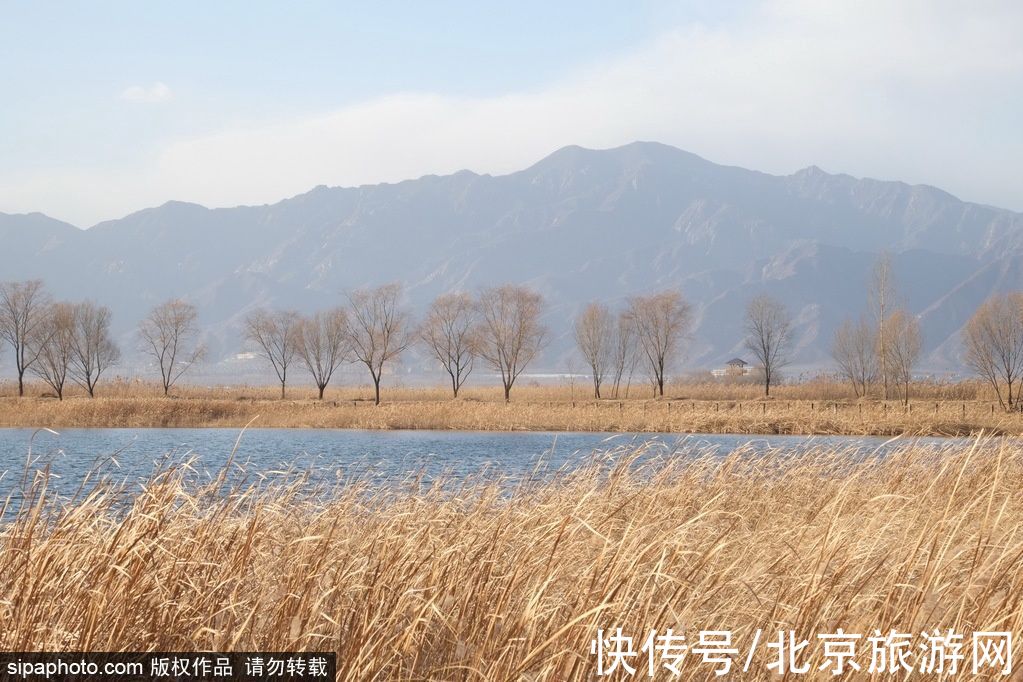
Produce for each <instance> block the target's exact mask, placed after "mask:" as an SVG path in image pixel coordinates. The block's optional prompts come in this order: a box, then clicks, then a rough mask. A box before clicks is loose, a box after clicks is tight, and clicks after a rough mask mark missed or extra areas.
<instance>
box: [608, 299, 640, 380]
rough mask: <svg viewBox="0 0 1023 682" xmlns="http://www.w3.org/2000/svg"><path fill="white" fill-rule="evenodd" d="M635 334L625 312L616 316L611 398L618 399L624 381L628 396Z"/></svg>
mask: <svg viewBox="0 0 1023 682" xmlns="http://www.w3.org/2000/svg"><path fill="white" fill-rule="evenodd" d="M637 358H638V355H637V354H636V332H635V329H634V328H633V325H632V319H631V318H630V317H629V315H628V313H627V312H621V313H619V314H618V319H617V320H616V323H615V336H614V342H613V353H612V363H611V364H612V378H611V397H612V398H618V397H619V392H620V390H621V387H622V380H623V379H625V380H626V384H625V396H626V397H628V394H629V384H631V383H632V373H633V371H635V369H636V360H637Z"/></svg>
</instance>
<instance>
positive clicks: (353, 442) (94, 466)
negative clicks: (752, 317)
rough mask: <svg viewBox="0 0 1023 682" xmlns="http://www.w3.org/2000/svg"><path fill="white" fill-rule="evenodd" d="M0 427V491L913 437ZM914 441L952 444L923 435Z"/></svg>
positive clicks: (384, 479) (465, 470)
mask: <svg viewBox="0 0 1023 682" xmlns="http://www.w3.org/2000/svg"><path fill="white" fill-rule="evenodd" d="M240 433H241V431H240V430H239V429H66V430H60V431H59V433H51V432H48V431H45V430H34V429H0V496H2V497H4V498H6V497H8V496H12V497H13V498H14V499H18V498H19V497H20V492H21V490H22V485H21V481H22V479H23V473H24V472H25V470H26V462H28V468H29V470H30V471H38V470H42V469H43V467H45V466H49V467H50V473H51V479H50V480H51V483H50V485H51V487H52V488H53V489H55V490H56V491H57V492H59V493H61V494H70V493H73V492H74V491H75V490H76V489H78V487H79V485H80V484H81V482H82V481H83V479H84V477H85V476H86V474H87V473H88V472H89V471H93V470H99V471H101V472H103V473H104V474H105V475H107V476H109V477H110V478H112V479H116V480H118V481H125V482H128V483H129V484H133V483H134V482H135V481H139V480H143V479H145V478H147V477H148V476H149V474H150V473H151V472H152V471H153V470H154V468H155V467H156V466H157V463H159V462H164V463H172V462H181V461H190V462H191V463H192V466H193V467H194V468H195V470H196V473H195V474H194V477H195V480H196V481H199V482H201V481H207V480H210V479H211V478H212V477H214V476H215V475H216V473H217V472H219V471H220V470H221V468H222V467H223V465H224V464H225V462H227V460H228V457H229V456H230V455H231V452H232V450H233V449H234V448H235V443H236V441H237V442H238V448H237V452H236V454H235V457H234V461H235V463H236V464H238V465H239V466H236V467H232V477H233V479H235V480H244V481H254V480H256V478H257V477H258V476H269V477H270V478H277V479H280V478H284V477H286V476H287V472H289V471H290V472H303V473H306V474H308V476H309V478H310V480H312V481H314V482H317V483H322V484H328V485H330V484H334V483H336V482H339V481H344V480H351V479H352V478H360V479H362V480H366V481H368V482H370V483H371V484H374V485H386V484H393V483H395V482H400V481H403V480H406V479H408V478H409V477H411V476H416V475H422V476H423V477H424V478H425V479H426V480H428V481H429V480H431V479H435V478H436V477H440V476H449V477H453V478H455V479H458V478H464V477H466V476H470V475H476V474H479V475H484V476H495V477H496V476H501V477H507V478H508V479H509V480H512V481H514V480H517V479H520V478H521V477H524V476H529V475H531V473H532V472H535V471H536V470H537V467H538V465H539V467H540V469H541V471H547V472H551V471H555V470H557V469H559V468H560V467H563V466H569V467H570V466H571V465H572V464H573V463H575V462H580V461H584V460H586V459H587V458H588V457H589V456H590V455H592V454H593V453H594V452H604V451H607V450H610V449H612V448H615V447H618V446H628V445H630V444H640V443H652V444H653V445H652V446H651V447H650V451H651V456H689V455H692V454H693V453H694V452H696V451H703V450H705V449H706V448H713V449H714V451H715V453H718V454H721V455H725V454H727V453H729V452H731V451H733V450H735V449H736V448H738V447H740V446H751V447H753V448H754V449H755V450H758V451H765V452H766V451H768V450H770V449H775V448H779V449H783V450H784V451H786V452H788V453H792V452H799V451H800V450H804V449H806V448H808V447H811V446H815V445H827V446H841V447H850V448H856V449H857V450H859V451H861V452H864V453H866V452H871V451H874V450H878V449H880V450H882V451H885V450H888V449H891V448H892V447H898V446H899V445H901V444H905V443H906V442H907V441H906V440H897V441H892V440H891V439H888V438H869V437H860V436H813V437H807V436H748V435H717V434H715V435H685V436H682V435H671V434H609V433H564V432H558V433H544V432H494V431H485V432H464V431H352V430H328V429H249V430H247V431H245V432H244V433H243V434H241V438H240V441H239V434H240ZM913 442H915V443H926V444H949V443H950V442H952V441H950V440H949V439H941V438H920V439H914V440H913Z"/></svg>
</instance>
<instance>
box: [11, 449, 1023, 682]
mask: <svg viewBox="0 0 1023 682" xmlns="http://www.w3.org/2000/svg"><path fill="white" fill-rule="evenodd" d="M692 454H693V457H691V458H673V459H663V460H662V459H654V461H647V459H646V454H645V453H643V452H642V449H640V450H639V451H628V450H620V451H615V452H612V453H610V454H608V455H607V456H606V457H604V458H602V459H600V458H598V459H597V460H595V461H593V462H592V463H590V464H588V465H585V466H581V467H580V468H579V469H577V470H576V471H575V472H574V473H570V474H566V475H565V476H563V477H561V478H559V479H558V480H556V481H549V482H545V483H536V484H520V485H518V486H517V487H512V488H509V486H510V485H511V484H510V483H509V482H507V481H505V482H500V481H497V482H493V481H491V482H487V481H482V480H481V481H476V482H475V483H469V484H462V485H457V484H456V483H455V482H451V485H450V486H448V487H447V488H431V489H426V490H424V489H421V488H420V487H419V486H417V485H416V484H415V481H410V482H409V484H408V485H407V486H405V487H399V488H397V489H388V490H382V489H368V488H366V487H365V486H361V485H359V484H358V483H353V484H351V485H349V486H346V487H344V488H342V489H339V490H337V491H334V493H333V494H332V495H331V496H330V497H329V498H328V499H326V500H322V499H321V500H319V501H316V500H313V499H310V498H307V497H305V496H303V494H302V492H301V488H300V487H299V486H290V487H277V488H274V487H270V488H266V487H264V488H263V489H257V488H251V489H238V488H234V489H230V490H227V491H224V490H222V489H221V486H222V485H223V482H222V481H219V482H217V483H215V484H214V485H213V486H210V487H207V488H204V489H196V488H193V487H191V486H189V485H188V484H187V483H185V482H184V479H183V474H182V470H180V469H178V470H169V471H165V472H163V473H160V474H159V475H157V476H154V478H153V479H152V480H151V481H149V482H148V483H147V484H146V485H145V486H144V487H143V488H142V491H141V493H140V494H138V495H137V497H135V498H134V502H133V503H132V505H131V506H130V508H128V509H124V508H123V507H121V506H119V505H120V504H122V503H121V502H120V500H121V498H120V497H119V496H118V495H117V493H116V491H115V490H110V489H107V490H105V491H104V490H101V491H99V492H96V493H94V494H92V495H88V496H84V497H82V498H81V499H78V500H77V501H75V502H74V503H73V504H68V505H61V504H59V503H57V502H56V501H54V500H52V499H51V498H48V497H47V496H46V495H45V494H42V491H41V490H40V489H39V486H41V485H42V484H41V483H39V484H37V491H36V495H35V497H34V503H33V504H31V505H27V506H26V507H24V508H22V509H21V510H20V512H18V513H17V515H16V516H14V517H12V516H11V512H8V514H7V518H6V520H5V525H4V526H3V529H2V531H0V624H2V627H0V646H2V647H3V648H4V649H7V650H26V649H43V648H46V649H69V650H144V649H157V650H194V649H210V650H225V649H234V650H271V649H276V650H296V649H311V650H334V651H336V652H337V653H338V664H339V678H340V679H345V680H391V679H396V680H405V679H408V680H412V679H416V680H426V679H429V680H433V679H467V680H524V679H525V680H582V679H593V677H594V672H595V661H594V659H593V657H592V656H591V655H590V644H591V640H592V639H593V638H594V636H595V634H596V631H597V629H598V628H604V629H613V628H616V627H621V628H623V629H624V630H625V631H626V632H632V633H635V634H637V635H640V634H645V633H646V632H647V631H648V630H649V629H658V630H660V631H662V632H663V631H664V630H665V629H666V628H667V627H673V628H675V629H676V631H678V630H680V629H685V630H686V632H687V634H690V635H692V634H693V631H694V629H701V628H705V629H717V628H725V629H730V630H732V632H733V633H734V635H735V637H736V638H737V639H738V640H741V641H747V640H748V638H749V637H750V635H751V633H752V632H754V631H755V630H756V629H757V628H762V629H763V630H764V631H765V632H770V633H774V632H776V631H778V630H782V629H790V628H791V629H795V630H797V631H799V632H800V633H802V634H803V635H804V636H806V635H810V636H812V635H813V633H818V632H833V631H835V630H836V629H837V628H839V627H842V628H844V630H845V631H847V632H862V633H864V635H865V636H866V634H868V633H872V632H873V630H874V629H875V628H879V629H881V630H882V631H887V630H888V629H889V628H897V629H899V630H901V631H906V632H911V633H919V632H921V631H923V630H925V629H926V630H931V629H933V628H936V627H937V628H942V629H948V628H952V629H953V630H956V631H959V632H967V633H968V632H972V631H975V630H985V629H986V630H1007V631H1011V632H1013V633H1014V634H1015V635H1016V636H1017V638H1018V636H1019V635H1020V634H1021V632H1023V606H1021V598H1023V561H1021V557H1023V533H1021V530H1020V529H1021V527H1023V526H1021V521H1023V490H1021V487H1020V485H1019V482H1020V481H1021V480H1023V448H1021V446H1020V445H1019V444H1018V443H1017V442H1015V441H1011V440H1005V441H1001V442H992V441H988V442H979V441H978V442H976V443H974V444H973V445H972V446H963V445H961V444H960V445H955V446H952V445H950V446H947V447H945V448H944V449H941V450H936V449H930V448H924V447H917V446H908V447H906V448H904V449H901V450H899V451H897V452H895V453H893V454H890V455H888V456H886V457H884V458H873V457H867V458H863V457H860V456H858V455H856V454H855V453H853V452H851V451H848V450H842V449H820V448H818V449H815V450H811V451H810V452H807V453H805V454H798V455H796V454H793V453H791V452H769V453H766V454H761V455H755V454H754V453H752V452H749V451H745V452H738V453H734V454H731V455H729V456H727V457H716V456H714V455H713V454H710V453H702V454H701V453H692ZM637 646H638V644H637ZM766 661H767V654H766V652H765V653H761V654H757V656H756V657H755V658H754V662H753V666H752V667H751V672H750V673H748V674H746V675H741V674H740V675H734V674H733V678H739V679H769V678H771V676H770V675H768V673H767V671H766ZM807 662H809V663H810V664H811V665H812V666H813V668H814V669H815V670H816V667H817V665H818V664H819V663H820V662H821V659H820V657H819V653H817V652H816V650H808V653H807ZM860 662H861V663H862V664H864V665H866V661H864V660H863V659H862V658H861V659H860ZM737 665H741V661H739V662H737ZM864 669H865V668H864ZM682 672H683V675H682V677H680V678H677V679H687V680H705V679H709V678H712V677H713V676H712V674H711V673H710V672H709V670H708V668H707V667H705V666H701V665H699V664H698V662H697V661H693V660H687V661H686V662H685V663H684V665H683V668H682ZM828 677H830V676H828ZM921 677H922V676H921ZM665 679H667V677H666V678H665Z"/></svg>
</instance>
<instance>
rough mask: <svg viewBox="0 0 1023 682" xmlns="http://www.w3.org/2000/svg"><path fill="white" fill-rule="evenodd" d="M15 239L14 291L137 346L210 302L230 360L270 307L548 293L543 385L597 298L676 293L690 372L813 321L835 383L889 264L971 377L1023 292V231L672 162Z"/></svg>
mask: <svg viewBox="0 0 1023 682" xmlns="http://www.w3.org/2000/svg"><path fill="white" fill-rule="evenodd" d="M68 228H70V229H71V230H72V231H73V232H69V231H68ZM0 239H2V240H3V243H4V244H6V245H7V248H6V249H4V251H3V252H2V253H0V269H2V272H3V276H2V278H3V279H24V278H27V277H41V278H43V279H44V280H46V281H47V282H48V283H49V284H50V285H51V288H52V289H53V290H54V292H55V294H56V295H58V296H60V297H74V298H80V297H82V296H83V295H84V296H88V297H92V298H96V299H97V300H100V301H102V302H104V303H106V304H108V305H110V306H111V307H112V308H113V309H114V313H115V321H116V330H117V331H118V333H119V336H120V339H121V342H122V345H126V344H130V343H131V330H132V328H133V327H134V324H135V323H136V322H137V320H138V319H139V318H140V317H141V316H142V315H144V314H145V311H146V310H147V309H148V307H149V306H151V305H153V304H154V303H156V302H158V301H160V300H162V299H164V298H167V297H169V296H175V295H180V296H184V297H186V298H189V299H191V300H194V301H195V302H196V303H197V304H198V305H199V306H200V310H201V321H202V322H203V324H204V327H205V329H206V333H207V335H208V341H209V342H210V345H211V348H212V350H213V352H214V360H215V361H220V362H223V361H224V360H227V359H229V358H231V357H232V356H233V354H235V353H237V352H238V351H239V350H240V348H241V341H240V336H239V331H240V325H239V322H240V317H241V316H242V315H244V313H245V312H246V311H248V310H251V309H252V308H254V307H256V306H259V305H274V306H281V307H296V308H299V309H301V310H311V309H313V308H316V307H322V306H325V305H331V304H337V303H339V302H340V300H341V294H342V293H343V292H344V291H347V290H350V289H352V288H356V287H359V286H367V285H371V284H377V283H382V282H385V281H392V280H401V281H403V282H404V283H405V285H406V288H407V293H408V302H409V304H410V306H412V307H413V308H414V309H416V310H417V311H421V310H422V309H423V308H424V307H425V305H426V304H427V303H428V301H429V300H430V299H432V298H433V297H434V296H436V295H437V294H439V293H442V292H444V291H448V290H452V289H459V288H461V289H470V290H471V289H475V288H478V287H480V286H485V285H490V284H499V283H503V282H506V281H510V282H521V283H526V284H529V285H532V286H535V287H536V288H538V289H539V290H540V291H541V292H542V293H544V295H545V296H546V297H547V299H548V302H549V304H550V314H549V316H548V317H549V321H550V322H551V326H552V328H553V331H554V332H555V339H554V342H553V343H552V346H551V348H550V349H549V352H548V353H547V354H546V355H545V356H544V357H543V358H541V361H542V362H541V365H540V367H539V368H543V369H563V368H564V366H565V364H566V363H567V361H568V355H569V353H570V346H571V342H570V330H569V329H568V327H569V320H570V318H571V316H572V315H573V314H574V313H575V312H576V311H577V310H579V309H580V308H581V306H582V305H583V304H584V303H585V302H587V301H588V300H591V299H600V300H607V301H608V302H610V303H620V302H621V301H622V300H623V299H624V298H625V297H627V296H629V295H633V294H637V293H642V292H646V291H652V290H655V289H658V288H664V287H669V286H671V287H678V288H680V289H681V290H682V291H683V293H684V294H685V295H686V296H687V297H688V298H690V299H691V300H692V301H693V303H694V312H695V320H696V326H695V328H694V330H693V339H692V343H691V344H690V348H689V352H688V355H687V360H686V363H685V365H686V367H688V368H691V369H698V368H710V367H713V366H715V365H716V363H719V362H721V361H723V360H724V359H727V358H728V357H732V356H733V355H735V354H736V353H737V352H738V351H740V350H741V318H742V311H743V307H744V305H745V300H747V299H748V298H749V296H751V295H753V294H754V293H761V292H766V293H771V294H773V295H777V296H778V297H779V298H781V299H782V300H784V301H785V302H786V303H787V304H788V305H789V306H790V308H791V309H792V312H793V316H794V317H795V318H796V319H797V320H798V321H799V322H798V324H797V326H798V329H797V338H798V340H799V341H798V347H797V350H796V358H795V359H796V366H797V367H799V368H813V367H821V366H824V365H825V364H827V361H828V358H827V347H828V345H829V343H830V334H831V333H832V331H833V329H834V327H835V326H836V325H837V324H839V323H840V321H841V319H842V317H844V316H845V315H848V314H856V313H858V312H859V310H860V309H862V308H863V306H864V301H865V295H866V294H865V292H866V277H867V273H868V272H869V269H870V266H871V264H872V263H873V261H874V259H876V256H877V253H878V252H879V251H881V250H886V251H889V252H891V253H892V254H893V259H894V263H895V271H896V274H897V276H898V277H899V279H900V281H901V283H902V289H903V292H904V294H905V298H906V304H907V306H908V307H909V308H910V310H911V312H913V313H915V314H918V315H920V319H921V324H922V326H923V329H924V336H925V350H926V353H927V355H926V358H925V363H924V364H925V366H926V367H928V368H929V369H932V370H934V371H942V372H948V371H957V370H958V369H960V364H961V363H960V361H959V359H958V357H957V353H958V349H957V334H958V331H959V329H960V328H961V326H962V324H963V323H964V322H965V317H964V316H968V314H967V313H968V312H972V310H971V307H975V306H976V305H978V304H979V302H980V301H981V300H983V298H984V297H986V296H987V295H989V294H990V293H993V292H994V291H1001V290H1005V289H1007V288H1021V285H1023V275H1021V272H1020V267H1019V266H1018V265H1016V264H1015V263H1016V262H1019V260H1020V256H1021V255H1023V214H1020V213H1015V212H1013V211H1009V210H1004V209H998V208H995V207H989V206H985V205H982V204H975V203H971V202H965V201H961V200H959V199H958V198H956V197H955V196H953V195H951V194H949V193H947V192H945V191H944V190H941V189H939V188H936V187H932V186H929V185H910V184H907V183H902V182H898V181H883V180H874V179H870V178H855V177H853V176H850V175H846V174H841V173H839V174H831V173H827V172H826V171H824V170H822V169H820V168H819V167H817V166H808V167H806V168H804V169H800V170H799V171H796V172H795V173H792V174H790V175H770V174H767V173H762V172H759V171H752V170H747V169H744V168H741V167H738V166H724V165H719V164H715V163H713V162H711V161H708V160H706V159H703V158H702V157H699V156H697V155H695V154H691V153H689V152H686V151H683V150H680V149H677V148H675V147H671V146H669V145H664V144H661V143H656V142H635V143H631V144H629V145H623V146H621V147H616V148H613V149H608V150H594V149H586V148H584V147H579V146H568V147H563V148H561V149H559V150H557V151H555V152H554V153H552V154H550V155H548V156H546V157H544V158H543V159H540V160H539V161H537V162H536V163H534V164H532V165H530V166H529V167H527V168H524V169H522V170H519V171H515V172H512V173H507V174H503V175H489V174H477V173H474V172H472V171H468V170H462V171H458V172H455V173H452V174H448V175H426V176H422V177H420V178H416V179H409V180H404V181H401V182H397V183H381V184H376V185H361V186H357V187H328V186H326V185H320V186H317V187H314V188H312V189H310V190H309V191H307V192H304V193H301V194H298V195H295V196H294V197H289V198H287V199H283V200H281V201H278V202H275V203H272V204H262V205H251V206H237V207H224V208H207V207H205V206H202V205H200V204H195V203H191V202H182V201H169V202H165V203H164V204H162V205H161V206H157V207H151V208H146V209H142V210H140V211H135V212H133V213H130V214H128V215H126V216H124V217H122V218H118V219H115V220H107V221H102V222H100V223H97V224H96V225H94V226H92V227H90V228H88V229H84V230H83V229H79V228H76V227H74V226H72V225H70V224H68V223H64V222H62V221H58V220H55V219H52V218H47V217H46V216H43V215H42V214H36V213H33V214H21V215H20V216H19V215H14V216H12V215H9V214H0ZM726 356H727V357H726ZM2 361H3V358H2V357H0V362H2ZM126 361H130V354H129V358H126ZM417 362H418V361H417V360H415V359H413V360H411V361H410V368H414V367H415V366H416V365H417ZM214 365H216V362H215V363H214Z"/></svg>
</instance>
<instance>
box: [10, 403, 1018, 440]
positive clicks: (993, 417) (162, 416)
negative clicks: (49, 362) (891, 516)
mask: <svg viewBox="0 0 1023 682" xmlns="http://www.w3.org/2000/svg"><path fill="white" fill-rule="evenodd" d="M247 425H248V426H249V427H250V428H273V429H282V428H290V429H344V430H365V431H381V430H383V431H393V430H409V431H419V430H433V431H479V432H500V431H527V432H539V431H550V432H572V431H577V432H589V433H593V432H606V433H651V434H664V433H678V434H699V433H705V434H723V433H731V434H736V435H751V436H752V435H792V436H812V435H820V436H836V435H848V436H886V437H893V436H928V437H970V436H978V435H982V434H983V435H987V436H1017V435H1023V414H1020V413H1004V412H1000V411H997V410H993V409H991V406H990V405H989V404H988V403H984V402H979V401H961V400H960V401H953V400H946V401H941V400H937V401H936V400H920V401H911V402H910V404H909V406H908V407H907V406H903V405H902V403H901V402H900V403H895V402H891V401H890V402H854V401H841V400H831V401H828V400H825V401H810V400H763V401H726V400H640V399H632V400H623V401H610V400H608V401H599V402H598V401H594V400H592V399H591V400H586V401H582V400H574V401H569V400H551V401H537V400H523V401H520V402H516V401H515V400H514V399H513V400H512V402H510V403H505V402H503V401H482V400H404V401H393V402H388V401H384V402H382V403H381V404H380V405H374V404H373V403H372V402H366V401H360V400H325V401H322V402H321V401H317V400H308V399H305V400H284V401H281V400H269V399H263V398H256V399H248V398H245V399H239V398H233V399H231V398H193V397H184V398H162V397H161V398H151V397H109V398H107V397H97V398H94V399H89V398H78V397H75V398H71V399H66V400H64V401H56V400H52V399H46V398H3V399H0V428H54V429H57V428H65V429H67V428H232V429H234V428H242V427H245V426H247Z"/></svg>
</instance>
